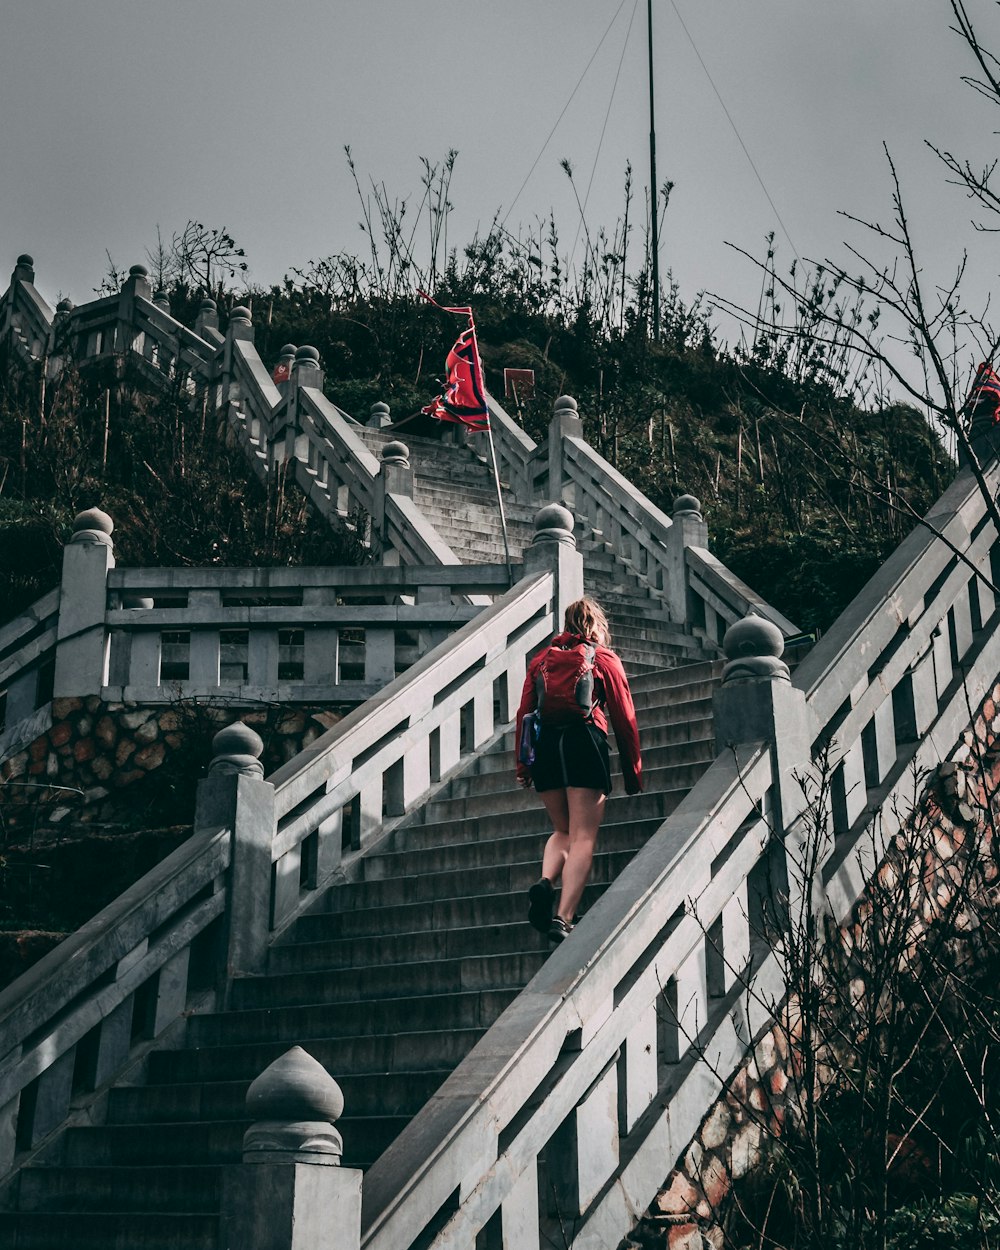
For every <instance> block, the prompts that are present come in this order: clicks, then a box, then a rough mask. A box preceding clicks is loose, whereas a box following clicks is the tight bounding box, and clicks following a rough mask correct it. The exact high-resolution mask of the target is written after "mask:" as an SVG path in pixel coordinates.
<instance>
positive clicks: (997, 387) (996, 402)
mask: <svg viewBox="0 0 1000 1250" xmlns="http://www.w3.org/2000/svg"><path fill="white" fill-rule="evenodd" d="M963 411H964V412H965V413H967V414H968V416H969V417H970V419H971V420H975V419H976V418H977V417H992V418H993V420H994V421H1000V377H997V375H996V374H995V373H994V372H993V370H992V369H991V368H990V366H989V365H988V364H987V363H986V361H985V360H984V361H983V363H982V364H981V365H980V366H979V368H978V369H977V370H976V380H975V382H973V384H972V390H971V391H970V392H969V398H968V399H967V400H966V401H965V407H964V409H963Z"/></svg>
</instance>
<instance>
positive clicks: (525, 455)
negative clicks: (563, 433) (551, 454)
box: [473, 395, 554, 500]
mask: <svg viewBox="0 0 1000 1250" xmlns="http://www.w3.org/2000/svg"><path fill="white" fill-rule="evenodd" d="M487 406H488V407H489V410H490V426H491V428H492V430H493V445H494V447H495V449H496V457H497V469H498V471H499V473H500V480H501V481H502V482H506V483H507V484H508V485H509V486H510V488H511V490H512V491H513V492H514V495H515V496H516V498H518V499H523V500H540V499H549V498H553V497H554V496H550V494H549V492H548V490H547V486H548V482H547V478H548V468H549V466H548V462H547V460H546V459H545V458H544V457H543V456H540V455H539V452H538V445H537V444H536V443H535V440H534V439H533V438H530V437H529V436H528V435H527V434H526V433H525V432H524V430H522V429H521V427H520V426H519V425H518V424H517V422H516V421H515V420H514V419H513V418H512V417H511V416H510V414H509V413H508V412H506V410H505V409H504V408H502V407H501V406H500V404H499V403H497V401H496V400H495V399H494V398H493V396H492V395H489V396H487ZM475 438H476V436H473V439H475ZM483 441H484V440H483Z"/></svg>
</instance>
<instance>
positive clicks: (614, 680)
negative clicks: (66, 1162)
mask: <svg viewBox="0 0 1000 1250" xmlns="http://www.w3.org/2000/svg"><path fill="white" fill-rule="evenodd" d="M586 641H587V639H585V638H581V637H579V635H577V634H556V636H555V637H554V638H553V639H552V643H551V644H550V645H552V646H556V647H560V646H574V645H575V644H576V643H578V642H586ZM544 656H545V648H543V649H542V650H541V651H539V653H538V654H537V655H536V656H535V658H534V659H533V660H532V661H531V663H530V664H529V665H528V671H527V673H526V674H525V678H524V688H523V689H522V691H521V706H520V707H519V708H518V709H517V729H516V732H515V735H514V742H515V743H518V742H520V741H521V722H522V721H523V720H524V717H525V715H526V714H527V713H528V712H533V711H534V710H535V708H536V707H537V706H538V696H537V694H536V692H535V677H536V675H537V673H538V670H539V668H540V667H541V664H542V659H543V658H544ZM594 675H595V676H596V677H597V678H599V679H600V680H599V681H597V682H595V683H594V685H595V695H596V698H595V702H594V710H593V713H592V714H591V720H592V721H593V723H594V724H595V725H596V726H597V728H598V729H600V730H601V731H602V733H607V732H608V717H609V716H610V718H611V724H612V726H613V727H614V731H615V740H616V741H617V743H618V754H619V756H620V758H621V766H622V776H623V778H624V780H625V793H626V794H638V793H639V791H640V790H641V789H642V757H641V755H640V754H639V726H638V725H637V724H636V719H635V705H634V704H633V702H632V691H631V690H629V688H628V678H627V677H626V676H625V670H624V668H622V662H621V660H620V659H619V658H618V656H617V655H615V653H614V652H613V651H611V650H610V649H609V648H608V647H601V646H596V650H595V654H594ZM605 709H607V710H606V711H605ZM517 776H518V780H520V781H522V782H523V781H526V780H528V779H529V778H530V776H531V770H530V769H529V768H527V767H526V766H525V765H524V764H522V763H521V762H520V761H518V765H517Z"/></svg>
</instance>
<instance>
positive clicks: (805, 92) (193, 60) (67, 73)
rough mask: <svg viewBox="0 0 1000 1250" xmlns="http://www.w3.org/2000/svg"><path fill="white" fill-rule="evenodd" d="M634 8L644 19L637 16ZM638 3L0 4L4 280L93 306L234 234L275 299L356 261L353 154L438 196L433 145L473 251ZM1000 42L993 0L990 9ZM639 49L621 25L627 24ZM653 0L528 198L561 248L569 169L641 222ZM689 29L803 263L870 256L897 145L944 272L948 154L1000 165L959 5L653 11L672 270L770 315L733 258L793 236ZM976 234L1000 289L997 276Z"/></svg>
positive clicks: (574, 110) (989, 20) (983, 266)
mask: <svg viewBox="0 0 1000 1250" xmlns="http://www.w3.org/2000/svg"><path fill="white" fill-rule="evenodd" d="M634 6H635V7H634ZM617 8H618V0H541V2H540V0H530V2H529V0H494V3H492V4H487V3H485V2H483V0H463V2H460V0H322V2H319V0H286V2H285V3H281V2H278V3H275V0H267V2H265V0H239V2H237V0H201V2H200V3H197V4H195V3H191V2H190V0H169V2H166V3H164V0H31V2H30V3H26V2H24V0H0V115H2V116H3V118H4V126H3V128H2V130H0V223H2V232H3V239H4V248H5V251H6V257H7V259H6V262H3V263H5V264H6V265H7V272H9V270H10V268H12V267H13V262H14V260H15V258H16V256H17V254H18V253H19V252H21V251H27V252H30V253H31V254H32V255H33V256H34V257H35V261H36V268H37V275H38V277H37V282H38V286H39V287H40V289H41V290H42V292H43V294H45V295H46V296H47V297H48V298H49V299H50V300H54V299H55V298H56V297H57V296H58V295H69V296H70V297H71V298H72V299H73V300H74V301H76V302H78V303H79V302H82V301H84V300H87V299H89V298H92V289H93V288H94V287H95V286H96V285H97V284H98V283H99V282H100V280H101V278H102V276H103V273H104V271H105V268H106V258H105V254H104V252H105V248H107V249H108V250H109V251H110V252H111V255H112V256H113V257H114V260H115V261H116V263H117V264H118V265H119V267H125V268H127V267H128V265H129V264H132V263H135V262H136V261H141V260H143V259H144V251H145V249H146V248H147V247H148V246H151V245H152V243H153V241H154V238H155V232H156V226H157V224H159V225H160V227H161V228H162V230H163V232H164V234H165V235H167V236H168V237H169V235H170V234H171V233H172V232H173V231H174V230H178V229H180V228H181V227H182V226H183V224H184V223H185V221H187V220H188V219H189V218H196V219H198V220H201V221H204V222H206V223H208V224H209V225H212V226H226V227H227V228H228V229H229V230H230V231H231V232H232V233H233V234H234V235H235V237H236V239H237V240H238V241H239V243H240V244H242V245H243V246H244V247H245V248H246V251H247V256H248V259H249V261H250V265H251V270H250V277H251V280H252V281H256V282H260V283H271V282H276V281H280V279H281V277H282V276H283V274H284V273H285V272H286V271H287V270H288V269H290V268H291V267H293V266H299V265H304V264H305V263H306V262H307V261H308V260H309V259H310V258H318V257H320V256H322V255H326V254H329V253H331V252H334V251H336V250H338V249H340V248H343V247H359V246H360V245H361V244H362V242H363V239H362V236H361V233H360V231H359V230H358V228H357V222H358V219H359V215H360V214H359V210H358V204H357V201H356V198H355V192H354V189H353V187H352V185H351V182H350V179H349V176H348V172H347V168H346V164H345V160H344V155H343V145H344V144H345V143H349V144H350V145H351V146H352V149H353V152H354V156H355V160H356V162H357V164H358V167H359V169H360V171H361V172H362V174H363V175H368V174H371V175H372V176H374V177H376V178H378V179H381V180H384V181H385V183H386V185H387V187H388V188H389V190H390V192H392V193H394V194H398V195H400V196H405V195H412V194H413V193H414V192H416V191H418V190H419V177H420V167H419V162H418V158H419V157H420V156H421V155H425V156H427V157H429V158H430V159H431V160H432V161H436V160H440V159H441V158H443V157H444V155H445V153H446V152H447V150H448V148H449V147H454V148H457V149H458V152H459V157H458V163H457V166H456V171H455V177H454V181H453V184H452V200H453V202H454V204H455V212H454V215H453V218H452V225H451V228H450V239H451V241H453V242H462V241H464V240H465V239H466V238H467V237H468V236H469V234H470V233H471V231H472V229H473V228H474V227H475V225H476V223H477V222H481V223H483V224H484V225H485V224H486V223H487V222H488V221H489V219H490V218H491V217H492V216H493V214H494V212H495V211H496V210H497V209H498V208H499V209H501V210H502V212H503V213H506V212H507V210H508V209H509V207H510V205H511V203H512V201H513V200H514V197H515V195H516V194H517V192H518V189H519V187H520V186H521V183H522V181H523V180H524V177H525V175H526V174H527V172H528V170H529V169H530V167H531V164H532V162H533V161H534V159H535V157H536V156H537V155H538V151H539V149H540V147H541V145H542V143H543V141H544V139H545V137H546V135H547V134H548V133H549V131H550V129H551V128H552V126H553V124H554V122H555V120H556V118H557V117H558V116H559V113H560V111H561V110H562V109H563V107H564V106H565V105H566V103H567V100H568V99H569V96H570V93H571V91H572V89H573V87H574V85H575V84H576V82H577V80H578V78H579V77H580V74H581V73H582V71H583V69H584V67H585V65H586V64H587V62H588V60H589V58H590V57H591V55H592V53H593V52H594V50H595V48H596V47H597V45H598V42H599V40H600V38H601V36H602V34H603V33H604V31H605V29H606V27H607V25H608V23H609V21H610V20H611V17H612V15H613V14H614V13H615V11H616V9H617ZM970 8H971V10H972V12H973V13H974V14H975V15H976V16H977V18H978V19H979V21H980V22H981V23H982V29H983V32H984V34H985V35H986V36H987V37H988V38H990V39H991V41H992V44H993V46H994V47H997V48H1000V20H998V10H997V7H996V5H995V4H993V3H992V0H970ZM633 9H634V21H633V24H632V29H631V35H630V37H629V39H628V42H627V44H626V43H625V34H626V30H627V28H628V24H629V20H630V18H631V17H632V16H633ZM645 9H646V5H645V0H625V3H624V5H623V7H622V9H621V12H620V13H619V15H618V18H617V20H616V22H615V23H614V25H613V26H612V28H611V31H610V33H609V34H608V36H607V39H606V40H605V42H604V44H603V46H602V48H601V50H600V52H599V53H598V55H597V57H596V58H595V60H594V63H593V65H592V66H591V68H590V70H589V72H588V74H587V76H586V78H585V79H584V81H583V84H582V86H581V88H580V90H579V92H578V93H577V95H576V97H575V98H574V99H573V101H572V103H571V104H570V105H569V108H568V109H567V111H566V114H565V116H564V118H563V120H562V122H561V123H560V125H559V128H558V129H557V131H556V133H555V136H554V137H553V139H552V141H551V143H550V144H549V146H548V148H547V150H546V152H545V154H544V156H543V157H542V159H541V161H540V162H539V164H538V167H537V169H536V170H535V172H534V174H533V175H532V177H531V179H530V181H529V182H528V185H527V186H526V187H525V189H524V191H523V192H522V193H521V196H520V199H519V200H518V201H517V203H516V205H515V206H514V210H513V213H512V214H511V217H510V221H509V223H508V224H509V225H512V226H513V225H514V224H515V223H516V222H518V221H519V220H524V221H527V220H531V219H533V218H534V217H535V215H537V214H546V213H548V211H549V209H550V208H552V209H554V211H555V215H556V219H557V223H558V224H559V226H560V232H561V235H562V239H563V243H564V245H565V246H566V247H567V248H568V247H569V245H570V244H571V242H572V239H573V236H574V234H575V233H576V227H577V222H578V213H577V210H576V207H575V204H574V201H573V196H572V191H571V188H570V187H569V185H568V182H567V180H566V177H565V175H564V174H563V173H562V172H561V171H560V169H559V160H560V159H561V158H563V157H567V158H568V159H569V160H570V161H571V162H572V164H573V166H574V168H575V170H576V174H577V177H578V179H579V182H580V184H581V186H582V187H585V186H586V183H587V181H588V179H589V177H590V173H591V169H592V167H593V165H594V161H595V157H596V155H597V144H598V138H599V136H600V132H601V127H602V125H603V123H604V118H605V114H606V112H607V110H608V106H609V101H610V100H611V99H612V83H613V81H614V78H615V73H616V69H617V67H618V63H619V58H620V57H622V53H623V48H624V59H623V61H622V72H621V78H620V81H619V84H618V89H617V92H616V93H615V95H614V99H613V103H612V105H611V111H610V114H609V115H608V124H607V132H606V134H605V137H604V142H603V147H602V149H601V153H600V158H599V161H598V163H597V166H596V176H595V178H594V189H593V191H592V192H591V196H590V202H589V205H588V210H587V218H588V223H589V225H590V226H591V228H594V227H596V226H598V225H600V224H605V225H607V226H608V227H609V228H610V227H611V226H613V224H614V222H615V219H616V218H617V217H618V215H619V213H620V212H621V210H622V204H623V200H622V183H623V177H622V173H623V168H624V165H625V161H626V159H629V158H630V159H631V160H632V162H633V164H634V166H635V169H636V175H637V177H636V180H637V182H638V184H639V185H640V186H642V185H643V184H645V182H646V181H647V179H648V167H647V161H648V157H647V151H648V149H647V142H648V138H647V135H648V120H647V112H646V110H647V95H646V92H647V83H646V49H645ZM678 13H679V14H680V16H681V17H682V18H683V21H684V23H685V24H686V26H687V28H688V31H689V32H690V35H691V37H692V39H693V41H694V44H695V45H696V47H697V49H698V51H699V52H700V54H701V57H702V58H703V59H704V62H705V64H706V66H707V68H708V71H709V72H710V73H711V75H712V78H713V79H714V82H715V84H716V86H717V87H718V89H719V92H720V93H721V95H722V97H723V99H724V100H725V103H726V105H727V107H728V109H729V111H730V113H731V114H732V116H733V118H734V120H735V122H736V125H737V127H738V128H739V131H740V133H741V135H742V138H743V141H744V143H745V144H746V146H747V148H748V149H749V151H750V153H751V155H752V156H753V159H754V161H755V163H756V165H757V168H758V169H759V171H760V174H761V177H762V179H763V181H764V183H765V184H766V186H767V189H768V191H769V193H770V196H771V198H772V199H773V201H774V204H775V206H776V207H777V210H778V212H779V213H780V215H781V219H782V221H783V222H784V225H785V226H786V227H787V230H788V233H789V234H790V236H791V238H792V240H793V241H794V244H795V247H796V248H797V249H798V251H799V252H800V254H801V255H802V256H804V257H813V258H815V257H824V256H827V255H834V256H840V257H841V258H843V256H844V253H843V251H842V250H841V248H840V243H841V240H843V239H844V238H852V239H854V240H859V239H860V235H859V233H858V232H857V231H856V229H854V228H853V227H851V226H850V224H849V223H846V222H844V221H843V219H841V218H838V216H837V210H838V209H846V210H849V211H851V212H854V213H858V214H861V215H882V216H885V217H887V216H888V215H889V183H888V171H887V168H886V166H885V159H884V156H883V153H882V149H881V145H882V142H883V140H885V141H886V142H888V144H889V146H890V148H891V150H892V152H893V155H894V157H895V159H896V161H897V164H898V167H899V170H900V173H901V176H902V179H903V184H904V189H905V191H906V194H907V197H908V202H909V207H910V211H911V213H912V216H913V218H914V222H915V226H916V229H917V231H918V234H919V236H920V238H921V240H922V243H923V247H924V255H925V259H926V263H927V267H928V270H929V271H930V272H932V273H935V274H939V275H940V276H941V277H942V278H943V277H944V276H946V274H947V272H948V271H949V269H950V268H951V266H952V264H953V263H954V260H955V259H956V258H957V255H958V251H959V249H960V246H961V243H962V241H963V240H965V239H966V238H967V237H968V235H969V231H968V228H967V226H968V218H969V215H970V210H969V206H968V205H967V204H966V203H965V202H964V201H963V199H962V196H961V194H960V193H959V192H958V191H957V190H955V189H953V188H948V187H947V186H946V185H945V184H944V178H943V173H942V170H941V169H940V167H938V166H937V164H936V162H935V160H934V158H933V156H932V155H931V154H930V153H929V152H928V151H927V150H926V148H925V146H924V139H925V138H926V139H932V140H934V141H936V142H938V143H939V144H941V145H943V146H946V147H949V148H951V149H952V150H954V151H955V152H957V153H962V154H968V155H970V156H971V157H973V159H974V160H977V161H988V160H991V159H993V153H994V151H995V145H994V137H993V134H992V128H993V126H994V125H995V120H994V118H993V117H992V115H991V113H990V111H989V109H988V108H987V106H986V105H985V104H983V103H981V102H979V101H977V98H976V96H975V95H974V94H973V93H972V92H971V91H970V90H969V89H968V88H967V87H964V86H963V85H962V84H961V83H960V81H959V76H960V74H961V73H962V72H968V71H970V70H971V68H972V67H971V64H970V62H969V57H968V54H967V53H966V52H965V50H964V49H963V47H962V45H961V44H960V41H959V40H958V38H957V37H956V36H955V35H954V34H952V33H950V31H949V29H948V27H949V21H950V10H949V6H948V4H947V3H946V0H837V2H836V3H820V2H819V0H676V9H675V7H674V0H654V30H655V45H656V53H655V55H656V66H657V88H656V90H657V96H656V113H657V158H658V175H659V177H660V179H661V180H662V179H664V178H671V179H673V180H674V182H675V183H676V190H675V193H674V197H673V200H672V202H671V207H670V211H669V214H668V217H667V220H666V223H665V227H664V231H663V251H662V256H663V264H664V267H667V266H669V267H671V268H672V269H673V271H674V273H675V275H676V277H677V279H678V280H679V282H680V285H681V292H682V295H683V296H684V297H686V298H688V299H690V298H691V297H693V296H694V295H695V293H696V292H697V291H698V290H700V289H702V288H706V289H708V290H711V291H718V292H720V293H721V294H723V295H727V296H730V297H731V298H734V299H738V300H739V299H742V300H744V301H750V302H755V300H756V291H757V289H758V286H759V282H758V279H757V276H756V274H755V273H754V272H753V269H752V267H751V266H750V265H749V263H748V262H746V261H744V260H742V259H741V258H739V257H738V256H736V255H735V254H733V253H732V252H731V251H730V250H729V249H727V248H726V247H725V246H724V244H725V241H727V240H728V241H731V242H733V243H736V244H739V245H740V246H743V247H745V248H747V249H748V250H750V251H751V252H754V253H755V254H758V255H759V254H760V253H761V251H762V240H763V236H764V234H765V233H766V232H767V231H768V230H769V229H775V230H777V231H778V235H779V242H780V247H781V250H780V253H779V255H780V257H781V258H783V259H784V260H785V261H786V262H787V261H788V260H790V259H791V249H790V246H789V244H788V241H787V240H786V239H784V238H783V237H781V230H780V227H779V225H778V222H777V220H776V219H775V214H774V211H773V210H772V208H771V206H770V205H769V204H768V202H767V199H766V197H765V195H764V193H763V191H762V190H761V188H760V185H759V183H758V181H757V179H756V177H755V176H754V173H753V171H752V169H751V168H750V166H749V164H748V162H747V159H746V157H745V156H744V154H743V152H742V151H741V149H740V146H739V143H738V141H737V139H736V137H735V135H734V134H733V131H732V129H731V127H730V124H729V122H728V121H727V119H726V116H725V113H724V111H723V109H722V107H721V106H720V104H719V102H718V100H717V98H716V96H715V94H714V93H713V90H712V86H711V84H710V82H709V80H708V78H707V77H706V74H705V71H704V70H703V69H702V67H701V65H700V64H699V62H698V59H697V56H696V54H695V52H694V50H693V48H692V44H691V42H689V40H688V37H687V36H686V34H685V32H684V29H683V27H682V25H681V22H680V20H679V18H678ZM988 241H989V240H988V239H987V240H984V239H983V237H982V236H980V238H979V239H978V240H976V244H977V255H978V256H979V257H983V256H987V255H988V256H989V262H988V263H987V262H986V261H983V260H980V261H979V262H978V264H979V267H980V272H979V274H978V275H977V279H978V280H979V281H981V283H982V290H983V291H986V290H988V289H989V288H990V286H991V285H992V283H993V279H994V277H995V274H996V269H997V266H996V265H995V264H994V263H992V257H993V249H992V247H990V248H989V249H987V248H986V247H985V244H986V243H987V242H988Z"/></svg>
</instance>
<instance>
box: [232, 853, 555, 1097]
mask: <svg viewBox="0 0 1000 1250" xmlns="http://www.w3.org/2000/svg"><path fill="white" fill-rule="evenodd" d="M535 876H536V878H537V876H538V872H537V871H536V873H535ZM537 936H538V937H539V938H540V937H541V936H542V935H541V934H538V935H537ZM548 954H549V952H548V949H545V950H535V951H527V952H511V951H505V952H504V953H502V954H499V955H479V954H475V955H468V956H466V957H465V958H462V959H435V960H426V961H423V962H419V963H417V962H411V963H402V964H378V965H375V966H374V967H368V968H340V969H338V970H337V974H336V976H330V974H329V972H328V971H326V970H324V971H321V972H298V973H289V972H283V973H276V974H274V975H270V976H267V975H265V976H258V977H245V978H242V979H240V980H239V981H237V982H235V984H234V985H233V995H232V1007H233V1009H234V1010H235V1011H245V1010H254V1009H257V1008H264V1009H268V1010H271V1009H274V1008H278V1007H297V1006H300V1005H309V1006H313V1005H318V1004H325V1003H330V1004H333V1003H343V1002H353V1003H355V1004H356V1003H357V1002H358V1001H367V1000H368V999H370V998H375V997H378V998H379V999H380V1000H386V999H394V998H408V997H411V996H413V995H417V994H420V995H435V996H436V995H448V994H459V993H464V992H465V991H467V990H489V989H492V988H493V987H495V986H503V985H514V986H518V987H520V986H523V985H527V984H528V982H529V981H530V980H531V978H532V977H533V976H534V975H535V973H536V972H538V970H539V969H540V968H541V966H542V964H543V963H544V962H545V960H546V958H547V957H548ZM345 1097H346V1090H345Z"/></svg>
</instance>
